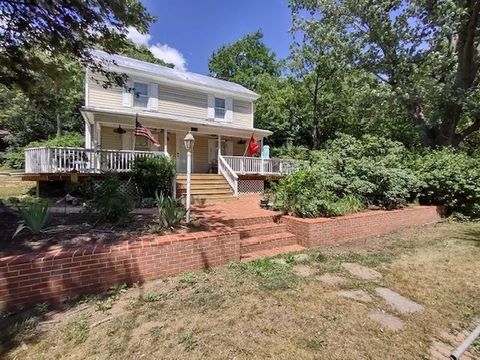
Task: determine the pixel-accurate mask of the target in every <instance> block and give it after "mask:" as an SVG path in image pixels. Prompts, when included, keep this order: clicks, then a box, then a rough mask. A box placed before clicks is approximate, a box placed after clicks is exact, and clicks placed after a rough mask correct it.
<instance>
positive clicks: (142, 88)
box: [133, 82, 148, 108]
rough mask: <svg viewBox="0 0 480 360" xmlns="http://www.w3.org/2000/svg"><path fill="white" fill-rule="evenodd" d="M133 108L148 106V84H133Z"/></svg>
mask: <svg viewBox="0 0 480 360" xmlns="http://www.w3.org/2000/svg"><path fill="white" fill-rule="evenodd" d="M133 106H134V107H144V108H146V107H147V106H148V84H144V83H139V82H135V83H133Z"/></svg>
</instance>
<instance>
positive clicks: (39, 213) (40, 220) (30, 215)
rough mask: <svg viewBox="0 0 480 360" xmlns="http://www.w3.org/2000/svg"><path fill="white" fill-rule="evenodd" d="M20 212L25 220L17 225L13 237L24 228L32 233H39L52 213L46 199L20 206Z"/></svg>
mask: <svg viewBox="0 0 480 360" xmlns="http://www.w3.org/2000/svg"><path fill="white" fill-rule="evenodd" d="M18 212H19V213H20V216H21V217H22V219H23V222H22V223H21V224H20V225H19V226H18V227H17V230H16V231H15V233H14V234H13V237H15V236H17V235H18V234H20V233H21V232H22V231H24V230H28V231H30V232H31V233H32V234H38V233H40V231H41V230H42V229H43V228H44V227H45V225H46V223H47V222H48V219H49V218H50V213H49V212H48V203H47V202H46V201H37V202H31V203H29V204H25V205H21V206H18Z"/></svg>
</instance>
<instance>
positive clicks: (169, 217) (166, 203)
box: [155, 192, 186, 230]
mask: <svg viewBox="0 0 480 360" xmlns="http://www.w3.org/2000/svg"><path fill="white" fill-rule="evenodd" d="M155 197H156V201H157V207H158V226H159V228H160V229H161V230H168V229H173V228H175V227H177V226H178V225H180V223H181V222H182V221H183V218H184V217H185V214H186V210H185V209H184V208H183V207H182V206H181V204H180V203H179V202H178V201H177V199H174V198H171V197H170V196H166V195H164V194H163V193H158V192H156V193H155Z"/></svg>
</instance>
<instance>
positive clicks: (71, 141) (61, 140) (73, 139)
mask: <svg viewBox="0 0 480 360" xmlns="http://www.w3.org/2000/svg"><path fill="white" fill-rule="evenodd" d="M83 144H84V136H83V135H82V134H80V133H66V134H64V135H61V136H57V137H54V138H52V139H48V140H42V141H32V142H31V143H29V144H28V145H27V146H25V149H27V148H34V147H42V146H50V147H56V146H59V147H83ZM4 164H5V166H7V167H10V168H12V169H23V168H24V167H25V155H24V149H23V148H17V149H8V150H7V152H6V153H5V160H4Z"/></svg>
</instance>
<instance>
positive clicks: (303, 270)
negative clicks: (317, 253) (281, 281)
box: [292, 265, 316, 277]
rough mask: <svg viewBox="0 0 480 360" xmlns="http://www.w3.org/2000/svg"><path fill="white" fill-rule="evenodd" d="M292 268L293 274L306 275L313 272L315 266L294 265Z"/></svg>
mask: <svg viewBox="0 0 480 360" xmlns="http://www.w3.org/2000/svg"><path fill="white" fill-rule="evenodd" d="M292 270H293V272H294V273H295V275H298V276H301V277H308V276H310V275H313V274H315V272H316V269H315V268H313V267H311V266H307V265H295V266H294V267H293V268H292Z"/></svg>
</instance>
